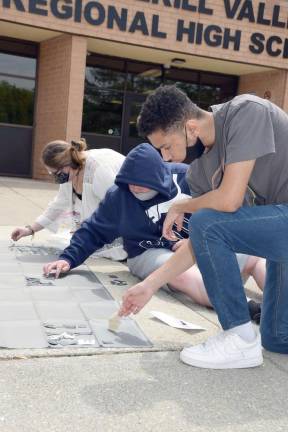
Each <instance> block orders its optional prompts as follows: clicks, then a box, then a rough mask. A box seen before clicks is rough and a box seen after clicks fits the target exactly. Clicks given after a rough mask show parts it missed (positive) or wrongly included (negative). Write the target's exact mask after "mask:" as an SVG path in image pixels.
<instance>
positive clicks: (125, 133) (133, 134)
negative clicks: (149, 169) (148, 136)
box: [121, 93, 146, 155]
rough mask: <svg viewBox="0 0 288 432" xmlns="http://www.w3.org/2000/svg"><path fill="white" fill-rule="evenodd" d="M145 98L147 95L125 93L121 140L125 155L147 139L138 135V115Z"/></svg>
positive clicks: (122, 151) (122, 150)
mask: <svg viewBox="0 0 288 432" xmlns="http://www.w3.org/2000/svg"><path fill="white" fill-rule="evenodd" d="M145 99H146V96H145V95H139V94H135V93H126V95H125V100H124V115H123V123H122V140H121V144H122V145H121V153H123V154H125V155H127V153H129V151H130V150H132V148H134V147H135V146H136V145H138V144H141V143H142V142H144V141H145V139H144V138H141V137H139V136H138V132H137V117H138V115H139V113H140V110H141V106H142V104H143V102H144V101H145Z"/></svg>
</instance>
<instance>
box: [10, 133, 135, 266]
mask: <svg viewBox="0 0 288 432" xmlns="http://www.w3.org/2000/svg"><path fill="white" fill-rule="evenodd" d="M124 159H125V158H124V156H123V155H121V154H120V153H117V152H116V151H114V150H111V149H105V148H103V149H94V150H87V146H86V142H85V140H83V139H81V140H80V141H78V142H75V141H72V142H71V144H70V143H68V142H66V141H60V140H57V141H52V142H50V143H48V144H47V145H46V146H45V148H44V150H43V152H42V161H43V163H44V165H45V166H46V168H47V170H48V172H49V174H51V175H52V176H53V177H54V179H55V181H56V183H60V188H59V192H58V194H57V195H56V197H55V198H54V200H53V201H52V202H51V203H50V204H49V206H48V207H47V209H46V210H45V211H44V213H43V214H42V215H41V216H39V217H38V218H37V219H36V220H35V222H34V223H32V224H31V225H26V226H25V227H18V228H16V229H14V230H13V232H12V234H11V238H12V239H13V240H14V241H17V240H19V239H20V238H22V237H25V236H30V235H33V234H34V233H35V232H37V231H40V230H42V229H44V228H47V229H49V230H50V231H52V232H54V233H56V232H57V230H58V228H59V226H60V225H61V223H62V222H63V221H64V220H65V221H66V224H67V219H68V220H69V222H68V224H69V228H70V229H71V232H74V231H75V230H76V229H77V228H78V227H79V226H80V224H81V222H82V221H83V220H84V219H86V218H88V217H89V216H90V215H91V214H92V213H93V211H94V210H95V209H96V208H97V207H98V206H99V203H100V201H101V200H102V199H103V198H104V196H105V194H106V191H107V189H109V187H110V186H112V185H113V184H114V180H115V177H116V174H117V173H118V171H119V169H120V167H121V165H122V163H123V161H124ZM119 244H120V242H119V241H116V242H114V243H112V244H111V245H108V246H106V247H105V249H104V250H103V251H100V253H99V255H101V256H103V257H106V258H111V259H116V260H119V259H120V260H121V259H125V258H126V252H125V251H124V250H123V248H122V247H121V245H120V246H119Z"/></svg>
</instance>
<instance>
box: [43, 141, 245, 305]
mask: <svg viewBox="0 0 288 432" xmlns="http://www.w3.org/2000/svg"><path fill="white" fill-rule="evenodd" d="M187 169H188V165H186V164H183V163H168V162H164V161H163V159H162V158H161V156H160V154H159V153H158V152H157V150H155V149H154V148H153V147H152V146H151V145H150V144H147V143H145V144H140V145H138V146H137V147H135V148H134V149H133V150H131V151H130V152H129V154H128V156H127V157H126V159H125V161H124V163H123V165H122V167H121V169H120V171H119V173H118V175H117V177H116V180H115V186H112V187H111V188H110V189H109V190H108V191H107V193H106V196H105V198H104V200H103V201H102V202H101V203H100V205H99V208H98V209H97V210H96V211H95V212H94V213H93V214H92V216H91V217H90V218H88V219H87V220H85V221H84V222H83V223H82V225H81V227H80V228H79V229H78V230H77V231H76V232H75V233H74V235H73V237H72V239H71V242H70V245H69V246H68V247H67V248H66V249H65V250H64V252H63V253H62V254H61V255H60V257H59V260H58V261H54V262H52V263H49V264H46V265H45V267H44V274H48V273H50V272H53V271H55V272H56V277H58V276H59V274H60V273H61V272H67V271H69V270H71V269H73V268H75V267H77V266H79V265H80V264H82V263H83V262H84V261H85V260H86V259H87V258H88V257H89V256H90V255H92V253H94V252H95V251H96V250H98V249H100V248H102V247H103V246H104V245H105V244H108V243H111V242H112V241H113V240H114V239H115V238H118V237H122V238H123V244H124V249H125V250H126V252H127V254H128V260H127V264H128V267H129V269H130V271H131V273H133V274H134V275H135V276H137V277H139V278H140V279H144V278H145V277H146V276H148V275H149V274H150V273H152V272H153V271H154V270H156V269H157V268H159V267H160V266H161V265H162V264H164V262H166V261H167V260H168V259H169V258H170V257H171V254H173V251H175V250H176V249H177V248H178V247H179V246H180V245H181V241H180V242H177V243H176V242H174V241H169V240H166V239H165V238H163V237H162V228H163V222H164V219H165V217H166V214H167V212H168V209H169V208H170V207H171V205H172V204H173V203H174V202H175V201H178V200H181V199H185V198H187V197H190V195H189V194H190V191H189V187H188V184H187V182H186V180H185V176H186V171H187ZM175 234H176V235H177V237H178V239H179V240H182V241H185V240H183V239H186V238H188V229H187V225H186V226H185V223H184V226H183V229H182V231H181V232H177V230H176V229H175ZM244 257H245V256H244ZM244 261H246V259H245V260H244ZM244 261H243V256H239V265H240V267H241V262H243V263H244ZM242 267H244V264H243V265H242ZM241 270H242V268H241ZM169 286H170V287H171V288H173V289H176V290H180V291H182V292H184V293H185V294H187V295H189V296H190V297H191V298H192V299H193V300H194V301H196V302H197V303H200V304H202V305H206V306H209V305H210V302H209V299H208V296H207V294H206V290H205V287H204V284H203V281H202V277H201V274H200V272H199V270H198V268H197V266H193V267H191V268H190V269H188V270H187V271H186V272H185V273H182V275H179V276H178V277H177V278H175V280H173V281H171V282H170V284H169Z"/></svg>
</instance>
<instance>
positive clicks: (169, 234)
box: [162, 204, 184, 241]
mask: <svg viewBox="0 0 288 432" xmlns="http://www.w3.org/2000/svg"><path fill="white" fill-rule="evenodd" d="M183 220H184V213H182V212H181V211H179V210H178V208H177V204H173V205H172V206H171V207H170V209H169V211H168V213H167V215H166V218H165V221H164V224H163V230H162V235H163V237H165V238H166V239H167V240H172V241H175V240H178V237H177V236H176V235H175V234H174V233H173V225H174V224H176V227H177V231H178V232H180V231H181V230H182V228H183Z"/></svg>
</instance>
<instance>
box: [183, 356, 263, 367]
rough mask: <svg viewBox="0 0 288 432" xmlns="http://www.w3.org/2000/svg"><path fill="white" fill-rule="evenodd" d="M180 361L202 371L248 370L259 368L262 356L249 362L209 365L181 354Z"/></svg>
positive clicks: (246, 360) (245, 360)
mask: <svg viewBox="0 0 288 432" xmlns="http://www.w3.org/2000/svg"><path fill="white" fill-rule="evenodd" d="M180 360H181V361H182V362H183V363H185V364H188V365H189V366H194V367H198V368H203V369H248V368H253V367H257V366H261V365H262V364H263V357H262V355H261V356H259V357H255V358H252V359H249V360H248V359H243V360H238V361H236V362H235V361H231V362H226V363H225V364H224V363H223V364H219V363H210V362H209V363H207V362H203V361H201V360H192V359H190V358H189V357H188V356H186V355H185V354H183V353H182V352H181V353H180Z"/></svg>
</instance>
